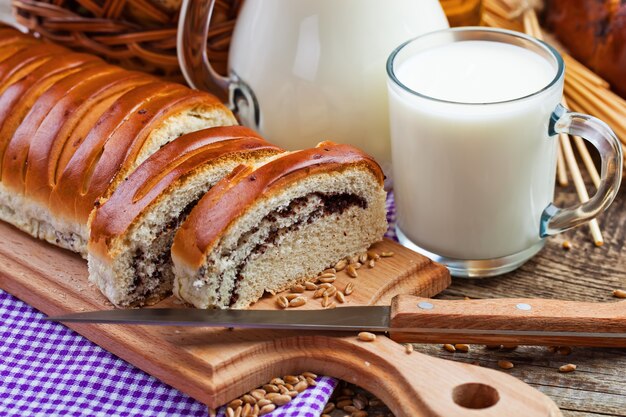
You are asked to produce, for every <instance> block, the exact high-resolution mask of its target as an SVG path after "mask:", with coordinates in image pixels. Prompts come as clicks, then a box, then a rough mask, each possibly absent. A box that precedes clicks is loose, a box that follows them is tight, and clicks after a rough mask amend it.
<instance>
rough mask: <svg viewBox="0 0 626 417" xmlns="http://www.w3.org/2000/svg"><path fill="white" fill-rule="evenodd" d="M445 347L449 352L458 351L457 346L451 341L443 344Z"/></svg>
mask: <svg viewBox="0 0 626 417" xmlns="http://www.w3.org/2000/svg"><path fill="white" fill-rule="evenodd" d="M443 348H444V349H445V350H447V351H448V352H456V348H455V347H454V345H451V344H450V343H446V344H445V345H443Z"/></svg>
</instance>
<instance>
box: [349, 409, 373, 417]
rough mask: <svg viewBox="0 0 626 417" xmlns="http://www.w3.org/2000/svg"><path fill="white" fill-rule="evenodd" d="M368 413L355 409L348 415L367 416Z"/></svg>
mask: <svg viewBox="0 0 626 417" xmlns="http://www.w3.org/2000/svg"><path fill="white" fill-rule="evenodd" d="M368 415H369V414H368V413H367V411H363V410H361V411H356V412H354V413H352V415H351V416H350V417H367V416H368Z"/></svg>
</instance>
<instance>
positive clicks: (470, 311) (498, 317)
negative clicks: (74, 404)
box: [48, 295, 626, 347]
mask: <svg viewBox="0 0 626 417" xmlns="http://www.w3.org/2000/svg"><path fill="white" fill-rule="evenodd" d="M48 319H49V320H52V321H59V322H67V323H69V322H74V323H111V324H143V325H166V326H201V327H202V326H204V327H235V328H264V329H291V330H317V331H351V332H360V331H370V332H389V336H390V337H391V339H393V340H395V341H397V342H415V343H480V344H516V345H554V346H566V345H567V346H598V347H626V302H612V303H586V302H577V301H559V300H544V299H486V300H434V299H427V298H419V297H414V296H408V295H399V296H396V297H394V298H393V300H392V302H391V306H359V307H339V308H335V309H327V310H297V309H289V310H286V311H285V310H199V309H186V308H180V309H170V308H167V309H164V308H144V309H131V310H103V311H91V312H83V313H75V314H67V315H62V316H55V317H49V318H48Z"/></svg>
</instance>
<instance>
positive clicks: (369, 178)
mask: <svg viewBox="0 0 626 417" xmlns="http://www.w3.org/2000/svg"><path fill="white" fill-rule="evenodd" d="M386 229H387V222H386V210H385V191H384V189H383V173H382V171H381V169H380V167H379V166H378V164H377V163H376V162H375V161H374V160H373V159H372V158H370V157H369V156H367V155H365V154H363V153H362V152H360V151H359V150H357V149H355V148H353V147H351V146H348V145H336V144H333V143H331V142H322V143H321V144H319V145H318V147H316V148H313V149H308V150H304V151H298V152H293V153H289V154H286V155H281V156H279V157H276V158H274V159H272V160H270V161H269V162H267V163H266V164H264V165H263V166H261V167H259V168H257V169H253V168H251V167H246V166H240V167H238V168H237V169H236V170H235V171H233V173H232V174H231V175H229V176H228V177H227V178H225V179H224V180H222V181H220V182H219V183H218V184H217V185H216V186H215V187H213V188H212V189H211V190H210V191H209V192H208V193H207V194H206V195H205V196H204V197H203V198H202V199H201V200H200V202H199V203H198V204H197V205H196V207H195V208H194V209H193V210H192V212H191V214H190V215H189V217H188V218H187V220H186V221H185V222H184V223H183V224H182V226H181V227H180V229H179V230H178V232H177V233H176V236H175V238H174V244H173V246H172V259H173V262H174V266H175V267H174V271H175V275H176V278H175V282H174V289H173V290H174V294H176V295H177V296H178V297H179V298H180V299H181V300H183V301H185V302H187V303H189V304H193V305H194V306H196V307H198V308H215V307H217V308H245V307H248V306H249V305H250V304H252V303H254V302H255V301H257V300H258V299H259V298H261V296H262V295H263V293H264V292H266V291H267V292H270V293H275V292H278V291H281V290H284V289H286V288H289V287H291V286H292V285H293V284H295V283H296V282H299V281H302V280H305V279H306V278H307V277H311V276H315V275H317V274H318V273H319V272H321V271H322V270H323V269H325V268H327V267H328V266H329V265H334V264H335V263H336V262H338V261H339V260H340V259H342V258H345V257H347V256H353V255H355V254H358V253H361V252H363V251H365V250H366V249H367V248H368V247H369V246H370V245H371V244H372V243H374V242H376V241H379V240H381V239H382V237H383V234H384V233H385V230H386Z"/></svg>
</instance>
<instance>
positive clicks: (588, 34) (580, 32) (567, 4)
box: [543, 0, 626, 97]
mask: <svg viewBox="0 0 626 417" xmlns="http://www.w3.org/2000/svg"><path fill="white" fill-rule="evenodd" d="M543 19H544V24H545V26H546V27H547V29H548V30H549V31H550V32H552V33H554V34H555V35H556V37H557V38H558V39H559V41H561V43H563V45H565V47H566V48H567V50H568V52H570V53H571V55H572V56H573V57H574V58H576V59H578V60H579V61H581V62H583V63H584V64H585V65H587V66H588V67H589V68H591V69H592V70H594V71H596V72H597V73H598V74H599V75H600V76H601V77H603V78H605V79H606V80H607V81H608V82H609V83H610V84H611V88H612V89H613V90H615V91H616V92H617V93H618V94H620V95H621V96H622V97H626V3H625V2H623V1H620V0H546V1H545V5H544V13H543Z"/></svg>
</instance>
